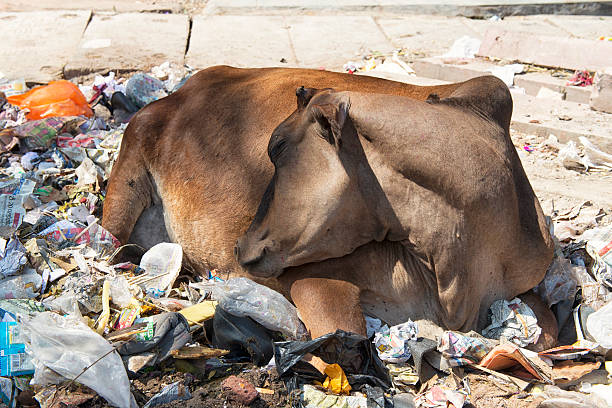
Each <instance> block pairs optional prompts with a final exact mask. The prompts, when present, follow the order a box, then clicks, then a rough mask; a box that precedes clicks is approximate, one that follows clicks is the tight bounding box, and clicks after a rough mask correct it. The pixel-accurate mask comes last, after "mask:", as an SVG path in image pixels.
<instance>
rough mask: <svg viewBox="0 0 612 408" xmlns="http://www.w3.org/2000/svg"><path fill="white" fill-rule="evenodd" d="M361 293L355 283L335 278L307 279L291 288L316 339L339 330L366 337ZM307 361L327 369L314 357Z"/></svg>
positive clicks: (297, 304)
mask: <svg viewBox="0 0 612 408" xmlns="http://www.w3.org/2000/svg"><path fill="white" fill-rule="evenodd" d="M359 292H360V290H359V288H358V287H357V286H355V285H353V284H352V283H349V282H345V281H340V280H334V279H323V278H305V279H299V280H296V281H295V282H293V284H292V285H291V299H292V300H293V303H295V306H296V307H297V309H298V313H299V314H300V318H301V319H302V321H303V322H304V324H305V325H306V328H307V329H308V332H309V333H310V336H311V338H313V339H314V338H317V337H320V336H322V335H324V334H327V333H333V332H335V331H336V330H338V329H341V330H344V331H348V332H353V333H357V334H361V335H364V336H365V334H366V325H365V319H364V317H363V312H362V310H361V304H360V302H359ZM304 360H306V361H308V362H309V363H311V364H312V365H313V366H315V367H316V368H317V369H318V370H319V371H321V372H323V370H325V367H326V366H327V363H325V362H324V361H323V360H321V359H319V358H318V357H315V356H312V355H307V356H305V358H304Z"/></svg>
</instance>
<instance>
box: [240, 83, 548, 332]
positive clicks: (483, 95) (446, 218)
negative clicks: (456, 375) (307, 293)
mask: <svg viewBox="0 0 612 408" xmlns="http://www.w3.org/2000/svg"><path fill="white" fill-rule="evenodd" d="M303 94H304V95H305V97H304V98H305V99H308V98H310V100H309V101H307V100H304V101H303V102H302V103H301V104H299V107H298V109H297V110H296V111H295V112H294V113H293V114H292V115H291V116H289V117H288V118H287V119H286V120H285V121H284V122H283V123H281V124H280V125H279V126H278V127H277V128H276V129H275V131H274V132H273V134H272V137H271V139H270V143H269V147H268V151H269V155H270V158H271V160H272V162H273V163H274V165H275V169H276V171H275V174H274V176H273V179H272V182H271V184H270V187H269V189H268V191H267V192H266V194H265V195H264V197H263V199H262V202H261V205H260V208H259V210H258V213H257V215H256V217H255V219H254V221H253V223H252V225H251V227H250V228H249V230H248V231H247V233H246V234H245V235H244V236H243V237H241V238H240V240H239V241H238V243H237V257H238V260H239V261H240V263H241V264H242V265H243V266H244V267H245V268H247V270H248V271H249V272H250V273H251V274H253V275H256V276H261V277H269V276H279V275H280V274H281V273H282V272H283V271H284V270H285V269H286V268H290V267H296V266H299V265H303V264H311V263H313V262H320V261H323V260H328V259H337V258H340V259H344V258H342V257H345V256H346V255H347V254H351V253H352V254H353V257H352V258H351V260H355V262H356V263H359V262H360V261H359V260H358V259H360V258H361V262H363V264H365V265H372V266H374V265H376V266H374V269H373V270H371V271H368V272H367V273H364V274H358V273H355V272H354V271H353V270H351V269H350V268H346V264H347V263H348V262H343V267H344V269H343V268H339V269H338V272H337V273H338V275H335V276H336V277H337V278H338V277H339V276H342V278H341V279H343V280H347V281H349V282H352V283H353V284H354V285H355V286H356V287H358V288H361V290H362V295H361V297H362V302H364V303H365V308H366V309H368V308H371V309H373V310H374V311H375V314H377V315H379V316H380V315H382V316H383V317H384V316H385V312H387V313H394V311H392V310H391V309H396V310H395V313H399V312H400V311H403V312H404V313H405V314H406V315H407V316H410V317H411V318H413V319H425V318H428V319H431V320H433V321H435V322H437V323H439V324H441V325H442V326H443V327H447V328H450V329H461V330H469V329H482V328H483V326H484V325H485V323H486V317H487V310H488V308H489V306H490V304H491V303H492V302H493V301H495V300H497V299H511V298H513V297H515V296H517V295H519V294H522V293H525V292H527V291H529V290H530V289H531V288H533V287H534V286H535V285H537V284H538V283H539V282H540V281H541V280H542V278H543V277H544V274H545V273H546V269H547V267H548V265H549V263H550V261H551V258H552V251H553V242H552V240H551V237H550V234H549V232H548V229H547V227H546V222H545V218H544V215H543V213H542V210H541V208H540V205H539V202H538V200H537V198H536V197H535V194H534V192H533V190H532V188H531V185H530V184H529V181H528V179H527V177H526V175H525V172H524V170H523V167H522V165H521V163H520V160H519V157H518V155H517V153H516V150H515V148H514V146H513V144H512V141H511V139H510V136H509V130H508V127H509V123H510V116H511V112H512V100H511V97H510V94H509V92H508V89H507V88H506V87H505V86H504V85H503V83H502V82H501V81H499V80H497V79H495V78H492V77H489V78H481V79H480V81H479V82H475V83H473V84H472V87H469V86H466V87H464V88H462V89H460V90H458V91H456V92H455V93H454V94H453V95H452V96H451V97H450V98H446V99H441V100H435V99H432V100H430V101H428V102H422V101H416V100H411V99H408V98H401V97H397V96H392V95H379V94H364V93H355V92H335V91H332V90H323V91H319V92H317V91H314V90H309V91H307V92H303ZM313 94H314V96H312V95H313ZM373 243H376V244H373ZM366 244H370V245H377V246H378V248H379V250H378V251H377V253H376V255H372V254H368V255H365V256H364V255H362V254H361V251H360V249H358V250H357V251H355V249H356V248H362V247H363V246H364V245H366ZM374 257H377V259H376V260H375V262H372V260H373V259H374ZM328 262H329V261H328ZM330 263H333V262H330ZM381 266H382V267H381ZM381 305H385V306H384V307H381ZM397 309H399V310H397ZM553 320H554V319H553Z"/></svg>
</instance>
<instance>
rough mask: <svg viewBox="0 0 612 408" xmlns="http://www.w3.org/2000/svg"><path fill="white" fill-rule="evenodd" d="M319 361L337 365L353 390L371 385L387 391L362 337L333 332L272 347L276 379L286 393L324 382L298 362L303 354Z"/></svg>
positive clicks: (385, 377) (383, 372) (381, 369)
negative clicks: (283, 383) (317, 358)
mask: <svg viewBox="0 0 612 408" xmlns="http://www.w3.org/2000/svg"><path fill="white" fill-rule="evenodd" d="M308 353H312V354H313V355H315V356H317V357H319V358H321V359H322V360H323V361H325V362H326V363H328V364H338V365H339V366H340V367H342V369H343V370H344V372H345V373H346V378H347V379H348V382H349V384H350V385H351V387H352V388H354V389H357V390H359V389H361V388H362V387H363V386H365V385H372V386H375V387H381V388H383V389H388V388H389V387H391V377H390V376H389V372H388V371H387V368H386V367H385V365H384V364H383V362H382V361H381V360H380V358H378V355H377V354H376V350H375V349H374V345H373V344H372V343H371V342H370V341H369V340H368V339H367V338H366V337H365V336H361V335H359V334H355V333H348V332H345V331H343V330H337V331H336V332H335V333H329V334H326V335H324V336H321V337H318V338H316V339H314V340H310V341H284V342H279V343H274V361H275V363H276V370H277V371H278V375H279V377H280V378H281V379H282V380H283V381H285V384H286V385H287V390H288V391H289V392H291V391H293V390H294V389H296V388H298V387H299V386H300V385H301V384H303V383H311V382H312V381H313V380H317V381H319V382H323V380H324V379H325V378H324V377H325V376H324V375H322V374H321V373H320V372H319V371H318V370H317V369H316V368H314V367H313V366H312V365H310V364H308V363H306V362H304V361H302V357H304V356H305V355H306V354H308Z"/></svg>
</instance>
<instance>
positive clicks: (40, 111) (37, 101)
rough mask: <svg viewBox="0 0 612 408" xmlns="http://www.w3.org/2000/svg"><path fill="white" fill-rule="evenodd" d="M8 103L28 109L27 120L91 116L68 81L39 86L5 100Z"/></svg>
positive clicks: (91, 113)
mask: <svg viewBox="0 0 612 408" xmlns="http://www.w3.org/2000/svg"><path fill="white" fill-rule="evenodd" d="M7 100H8V101H9V103H11V104H13V105H17V106H19V108H21V109H29V110H30V113H28V114H27V115H26V118H28V119H29V120H36V119H43V118H48V117H51V116H80V115H85V116H88V117H90V116H93V112H92V110H91V108H90V107H89V105H88V104H87V100H85V96H84V95H83V94H82V93H81V91H80V90H79V88H78V87H77V86H76V85H75V84H73V83H72V82H70V81H52V82H49V85H44V86H39V87H37V88H34V89H32V90H30V91H28V92H26V93H24V94H23V95H14V96H9V97H8V98H7Z"/></svg>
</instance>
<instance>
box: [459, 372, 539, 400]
mask: <svg viewBox="0 0 612 408" xmlns="http://www.w3.org/2000/svg"><path fill="white" fill-rule="evenodd" d="M467 377H468V379H469V382H470V390H471V391H472V394H471V399H470V400H471V402H472V405H473V406H474V407H487V408H493V407H495V408H537V406H538V404H539V403H540V402H541V401H543V398H541V397H534V396H533V395H531V394H529V393H526V392H520V391H519V390H517V388H516V387H513V386H511V385H509V384H504V383H503V382H500V381H497V380H494V379H492V378H491V377H489V376H484V375H480V374H468V376H467Z"/></svg>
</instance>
